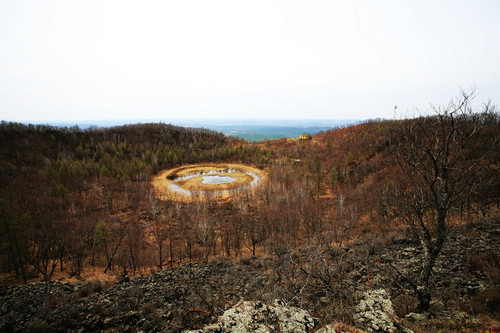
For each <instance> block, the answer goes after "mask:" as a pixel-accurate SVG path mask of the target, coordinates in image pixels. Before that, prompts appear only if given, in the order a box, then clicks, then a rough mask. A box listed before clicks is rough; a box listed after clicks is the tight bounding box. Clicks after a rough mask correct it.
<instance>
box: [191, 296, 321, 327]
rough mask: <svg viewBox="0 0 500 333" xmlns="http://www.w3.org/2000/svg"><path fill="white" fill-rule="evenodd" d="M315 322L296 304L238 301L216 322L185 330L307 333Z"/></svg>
mask: <svg viewBox="0 0 500 333" xmlns="http://www.w3.org/2000/svg"><path fill="white" fill-rule="evenodd" d="M316 324H317V321H316V319H314V318H313V317H311V315H309V313H308V312H307V311H305V310H303V309H300V308H297V307H291V306H286V305H285V304H284V303H283V302H281V301H275V304H272V305H265V304H262V303H261V302H253V301H246V302H239V303H238V304H236V305H235V306H233V307H232V308H231V309H229V310H227V311H225V312H224V314H223V315H222V316H221V317H219V319H218V320H217V323H215V324H212V325H208V326H205V328H203V329H201V330H195V331H188V332H189V333H215V332H238V333H246V332H248V333H250V332H262V333H264V332H282V333H286V332H290V333H301V332H311V331H312V329H313V328H314V327H315V326H316Z"/></svg>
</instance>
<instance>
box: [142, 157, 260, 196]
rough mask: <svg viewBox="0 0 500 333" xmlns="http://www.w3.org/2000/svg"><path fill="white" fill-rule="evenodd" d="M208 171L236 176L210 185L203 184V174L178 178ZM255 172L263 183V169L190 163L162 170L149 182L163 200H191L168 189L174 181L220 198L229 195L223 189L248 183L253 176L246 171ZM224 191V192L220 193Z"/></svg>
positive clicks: (226, 164)
mask: <svg viewBox="0 0 500 333" xmlns="http://www.w3.org/2000/svg"><path fill="white" fill-rule="evenodd" d="M229 170H237V172H231V173H229V172H228V171H229ZM209 171H217V172H220V173H217V175H218V176H230V177H233V178H236V180H235V181H233V182H232V183H227V184H220V185H211V184H203V183H202V180H203V177H204V175H200V176H196V177H193V178H190V179H187V180H178V178H181V177H185V176H189V175H193V174H202V173H208V172H209ZM248 172H251V173H255V174H256V175H257V176H259V177H260V179H261V182H260V183H263V182H264V181H265V179H266V178H267V174H266V172H265V171H263V170H260V169H257V168H254V167H251V166H248V165H244V164H236V163H213V164H206V163H205V164H190V165H185V166H181V167H177V168H173V169H169V170H163V171H161V172H160V173H158V174H157V175H156V176H154V177H153V179H152V181H151V184H152V185H153V187H154V188H155V190H156V192H157V194H158V195H159V197H160V198H161V199H163V200H175V201H191V200H192V197H191V196H189V195H183V194H181V193H178V192H175V191H173V190H171V189H170V184H173V183H175V185H177V186H180V187H181V188H183V189H186V190H188V191H197V192H201V193H203V192H210V193H213V194H214V195H215V194H216V195H217V196H218V197H219V198H221V199H227V198H228V197H230V196H231V194H230V193H227V192H224V191H230V190H235V189H238V188H241V187H244V186H248V185H250V183H251V182H252V180H253V177H252V176H250V175H248V174H247V173H248ZM176 179H177V180H176ZM220 192H224V193H220Z"/></svg>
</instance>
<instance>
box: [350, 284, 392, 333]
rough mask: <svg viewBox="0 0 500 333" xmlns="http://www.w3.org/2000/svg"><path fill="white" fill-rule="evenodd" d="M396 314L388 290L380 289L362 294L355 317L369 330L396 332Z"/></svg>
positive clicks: (358, 322)
mask: <svg viewBox="0 0 500 333" xmlns="http://www.w3.org/2000/svg"><path fill="white" fill-rule="evenodd" d="M395 318H396V314H395V312H394V308H393V307H392V302H391V300H390V299H389V296H388V294H387V291H385V290H384V289H378V290H373V291H367V292H365V293H363V294H362V296H361V300H360V302H359V304H358V305H357V306H356V314H355V316H354V319H355V321H356V323H357V326H359V327H360V328H363V329H365V330H366V331H367V332H395V331H396V326H395V325H394V323H393V322H394V321H395Z"/></svg>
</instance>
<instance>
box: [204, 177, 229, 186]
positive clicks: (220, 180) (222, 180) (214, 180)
mask: <svg viewBox="0 0 500 333" xmlns="http://www.w3.org/2000/svg"><path fill="white" fill-rule="evenodd" d="M235 180H236V178H234V177H229V176H205V177H203V179H202V181H201V182H202V183H203V184H210V185H221V184H229V183H232V182H234V181H235Z"/></svg>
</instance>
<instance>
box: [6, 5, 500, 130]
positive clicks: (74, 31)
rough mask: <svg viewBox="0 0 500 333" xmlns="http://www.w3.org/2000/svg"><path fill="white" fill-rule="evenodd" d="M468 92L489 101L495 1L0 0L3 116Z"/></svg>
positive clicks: (328, 108)
mask: <svg viewBox="0 0 500 333" xmlns="http://www.w3.org/2000/svg"><path fill="white" fill-rule="evenodd" d="M471 87H476V90H477V97H476V101H477V102H478V103H481V102H483V101H487V100H488V99H492V100H493V103H494V104H498V103H499V102H500V1H499V0H469V1H466V0H438V1H436V0H433V1H430V0H418V1H416V0H415V1H413V0H408V1H401V0H393V1H386V0H380V1H373V0H366V1H361V0H354V1H351V0H349V1H348V0H343V1H337V0H325V1H316V0H307V1H305V0H301V1H298V0H283V1H276V0H246V1H243V0H226V1H219V0H210V1H207V0H176V1H169V0H160V1H148V0H141V1H127V0H116V1H115V0H113V1H111V0H107V1H105V0H85V1H64V0H59V1H55V0H43V1H41V0H40V1H35V0H33V1H27V0H1V1H0V119H3V120H15V121H55V120H57V121H72V120H97V119H144V118H150V119H151V118H157V119H172V118H208V117H216V118H315V119H345V118H348V119H353V118H355V119H366V118H377V117H383V118H392V117H393V116H394V106H395V105H397V106H398V113H400V114H401V113H404V112H406V111H408V110H410V111H411V110H413V109H414V108H419V109H426V108H427V107H428V105H429V103H434V104H443V103H446V102H447V101H449V100H450V99H451V98H453V97H455V96H457V95H458V93H459V89H460V88H463V89H465V90H469V89H470V88H471ZM397 117H399V115H397Z"/></svg>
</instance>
